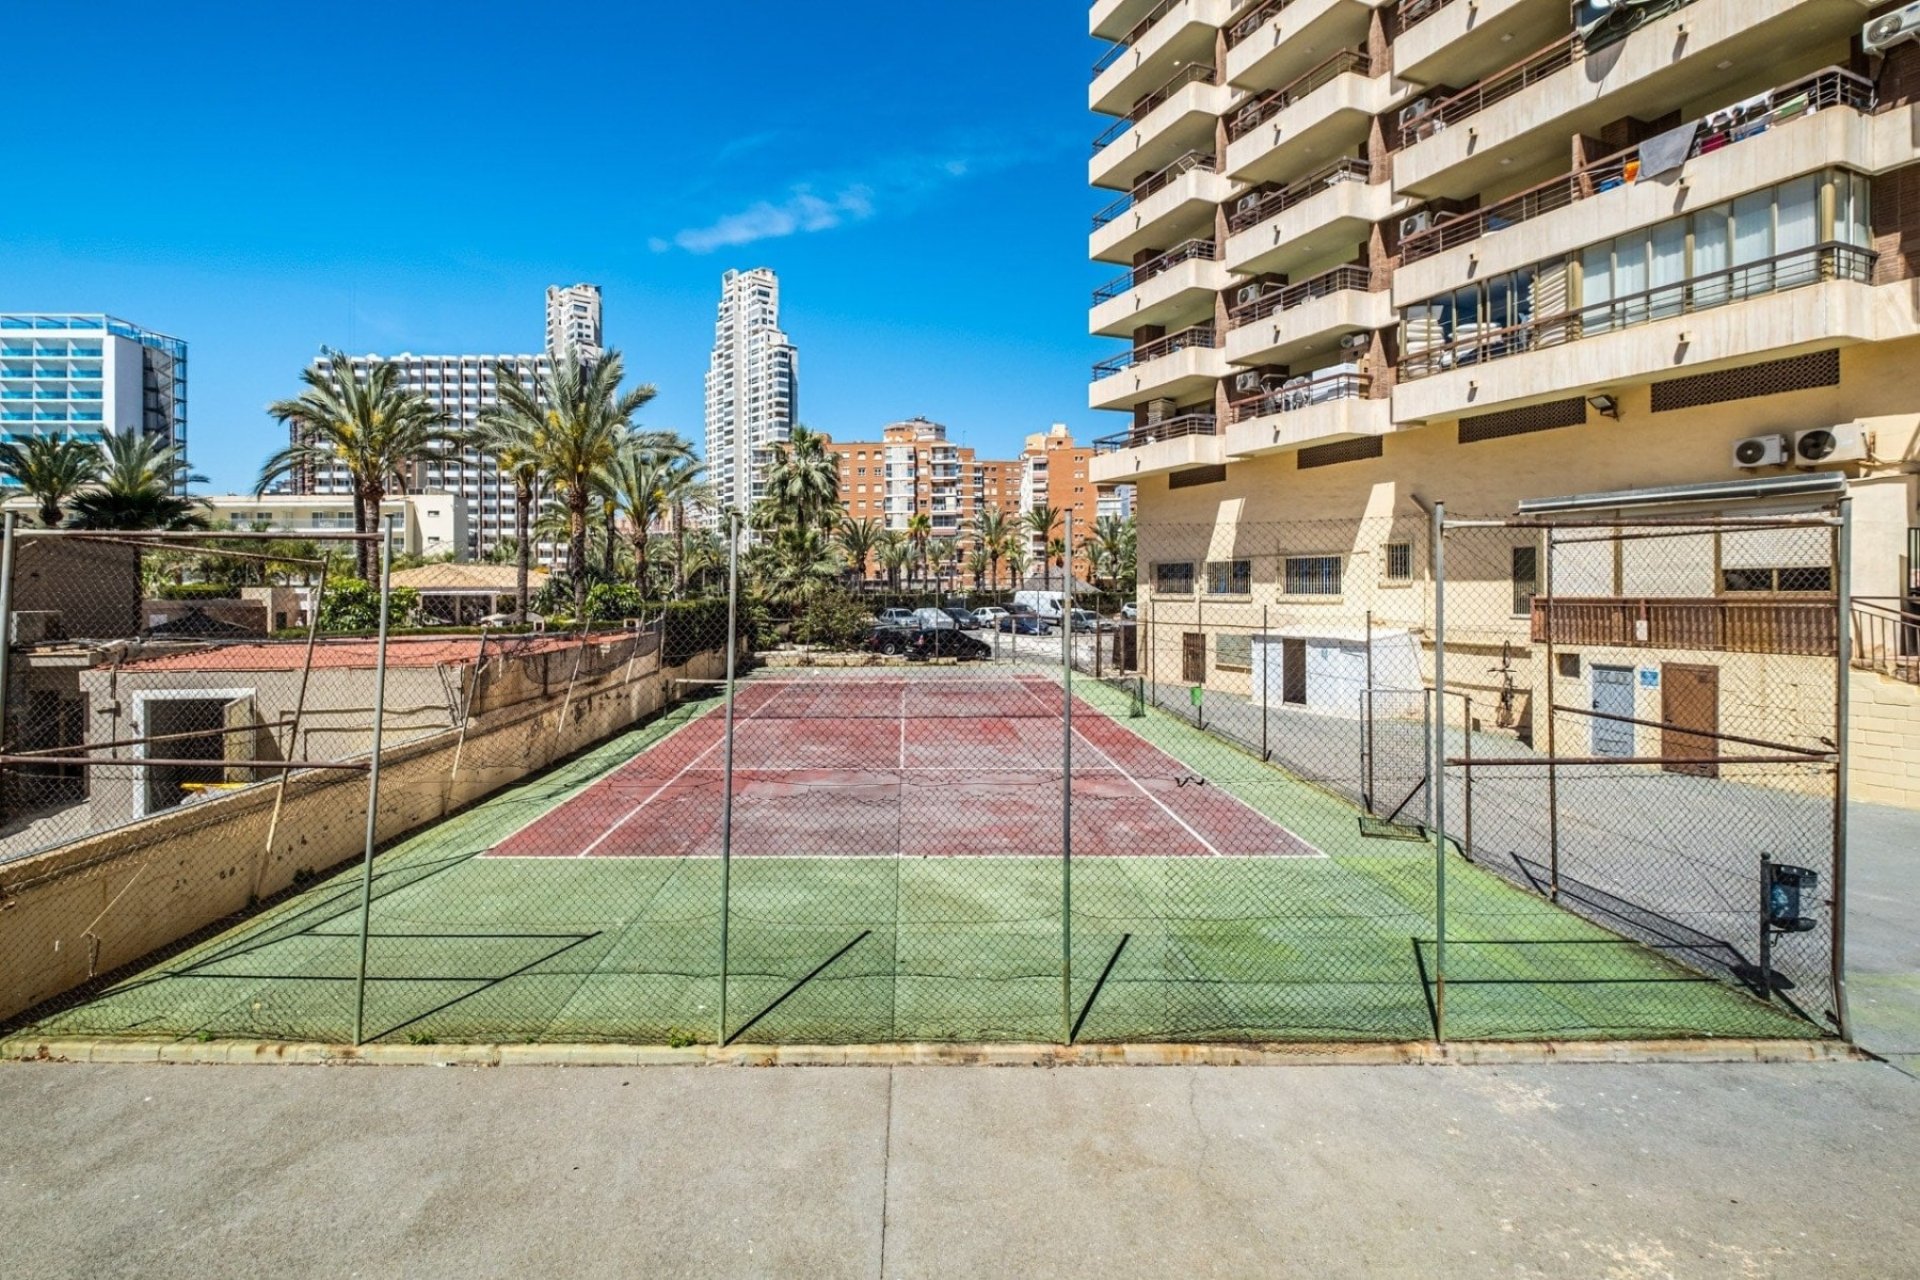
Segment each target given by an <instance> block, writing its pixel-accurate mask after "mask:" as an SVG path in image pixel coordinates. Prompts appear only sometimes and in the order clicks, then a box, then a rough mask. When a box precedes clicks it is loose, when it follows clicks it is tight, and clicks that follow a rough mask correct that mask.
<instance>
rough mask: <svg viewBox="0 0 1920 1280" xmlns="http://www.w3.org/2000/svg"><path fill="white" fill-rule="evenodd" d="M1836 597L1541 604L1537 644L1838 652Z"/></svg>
mask: <svg viewBox="0 0 1920 1280" xmlns="http://www.w3.org/2000/svg"><path fill="white" fill-rule="evenodd" d="M1838 621H1839V610H1838V607H1837V605H1836V602H1835V600H1834V598H1833V597H1832V596H1806V597H1795V598H1780V597H1763V598H1761V599H1756V600H1736V599H1731V598H1727V599H1717V598H1702V597H1698V596H1686V597H1679V598H1665V597H1646V598H1631V597H1628V598H1621V597H1615V596H1592V597H1572V596H1562V597H1560V598H1558V599H1552V600H1549V599H1544V598H1541V597H1535V599H1534V601H1533V631H1532V634H1533V643H1535V644H1545V643H1547V642H1548V641H1549V640H1551V641H1552V642H1553V643H1554V644H1556V645H1563V646H1567V647H1572V648H1592V649H1615V648H1625V649H1693V650H1702V651H1707V652H1713V653H1768V654H1803V655H1806V656H1808V657H1815V658H1831V657H1833V655H1834V654H1835V653H1836V652H1837V651H1838V649H1839V645H1840V638H1839V631H1840V629H1839V625H1838Z"/></svg>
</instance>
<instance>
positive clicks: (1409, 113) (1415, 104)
mask: <svg viewBox="0 0 1920 1280" xmlns="http://www.w3.org/2000/svg"><path fill="white" fill-rule="evenodd" d="M1432 105H1433V99H1431V98H1415V99H1414V100H1413V101H1412V102H1409V103H1408V104H1407V105H1406V106H1404V107H1402V108H1400V127H1401V128H1402V129H1404V128H1406V127H1407V126H1408V125H1410V124H1412V123H1413V122H1414V121H1415V120H1418V119H1419V118H1420V117H1421V116H1423V115H1425V114H1427V108H1429V107H1431V106H1432Z"/></svg>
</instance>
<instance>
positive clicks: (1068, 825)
mask: <svg viewBox="0 0 1920 1280" xmlns="http://www.w3.org/2000/svg"><path fill="white" fill-rule="evenodd" d="M1067 546H1068V547H1069V548H1071V547H1072V546H1073V512H1072V511H1068V512H1067ZM1064 600H1065V603H1064V605H1063V606H1062V608H1061V611H1060V612H1061V618H1062V620H1063V621H1064V622H1065V623H1066V625H1065V626H1064V627H1062V628H1061V630H1062V632H1063V633H1064V634H1065V637H1066V638H1065V640H1064V641H1063V644H1064V646H1065V651H1066V660H1067V661H1066V674H1065V684H1064V685H1063V686H1062V693H1061V698H1060V704H1061V709H1062V712H1063V714H1062V716H1061V725H1062V732H1061V735H1060V759H1061V770H1062V774H1061V778H1062V780H1061V783H1060V1043H1062V1044H1072V1043H1073V557H1072V556H1071V555H1069V556H1068V557H1067V589H1066V595H1065V597H1064ZM1093 634H1094V645H1095V647H1096V648H1097V647H1098V646H1099V643H1100V639H1099V637H1100V632H1099V630H1098V629H1096V630H1095V631H1094V633H1093Z"/></svg>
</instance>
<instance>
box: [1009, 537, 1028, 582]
mask: <svg viewBox="0 0 1920 1280" xmlns="http://www.w3.org/2000/svg"><path fill="white" fill-rule="evenodd" d="M1026 574H1027V548H1026V546H1025V545H1024V544H1023V543H1021V541H1020V540H1019V539H1018V538H1015V539H1014V540H1013V541H1012V542H1010V543H1008V544H1007V576H1008V577H1010V578H1012V579H1013V585H1014V586H1016V587H1017V586H1019V585H1020V584H1021V583H1022V582H1025V581H1026Z"/></svg>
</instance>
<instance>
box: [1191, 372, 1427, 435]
mask: <svg viewBox="0 0 1920 1280" xmlns="http://www.w3.org/2000/svg"><path fill="white" fill-rule="evenodd" d="M1392 409H1393V406H1392V404H1391V403H1390V402H1389V401H1388V400H1387V399H1386V398H1385V397H1384V396H1382V397H1381V398H1379V399H1374V398H1373V379H1372V378H1370V377H1368V376H1367V375H1366V374H1363V373H1361V372H1360V371H1359V368H1358V366H1355V365H1350V364H1349V365H1342V366H1339V367H1338V368H1335V369H1323V370H1320V371H1319V372H1317V373H1315V374H1312V375H1310V376H1304V377H1299V378H1289V379H1288V380H1287V381H1285V382H1283V383H1281V384H1279V385H1278V386H1275V387H1272V388H1269V389H1268V390H1265V391H1262V392H1260V393H1259V394H1258V395H1253V396H1249V397H1247V398H1245V399H1242V400H1236V401H1234V402H1233V404H1232V405H1231V406H1230V412H1229V413H1228V420H1229V424H1230V425H1229V426H1228V427H1227V456H1228V457H1229V458H1257V457H1261V456H1262V455H1265V454H1270V453H1287V452H1291V451H1292V450H1295V449H1299V448H1302V447H1303V446H1306V445H1311V444H1327V443H1330V442H1332V441H1335V440H1351V439H1355V438H1357V437H1360V436H1383V435H1386V434H1388V433H1389V432H1391V431H1392V430H1393V416H1392Z"/></svg>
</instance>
